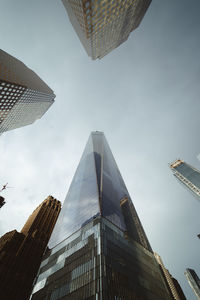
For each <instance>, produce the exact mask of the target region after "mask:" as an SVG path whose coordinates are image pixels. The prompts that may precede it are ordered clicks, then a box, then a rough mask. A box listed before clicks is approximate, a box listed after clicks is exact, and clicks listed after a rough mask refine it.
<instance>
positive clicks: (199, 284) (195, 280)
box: [184, 269, 200, 299]
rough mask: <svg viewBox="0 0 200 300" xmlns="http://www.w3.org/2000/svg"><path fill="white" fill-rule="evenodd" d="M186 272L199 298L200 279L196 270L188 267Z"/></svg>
mask: <svg viewBox="0 0 200 300" xmlns="http://www.w3.org/2000/svg"><path fill="white" fill-rule="evenodd" d="M184 274H185V276H186V278H187V280H188V283H189V285H190V286H191V288H192V290H193V292H194V293H195V295H196V297H197V299H200V279H199V277H198V276H197V274H196V272H195V271H194V270H192V269H186V271H185V273H184Z"/></svg>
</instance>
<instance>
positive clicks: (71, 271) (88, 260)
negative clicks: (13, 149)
mask: <svg viewBox="0 0 200 300" xmlns="http://www.w3.org/2000/svg"><path fill="white" fill-rule="evenodd" d="M49 246H50V248H51V249H50V251H49V252H48V253H47V254H46V255H45V256H44V258H43V261H42V263H41V266H40V271H39V273H38V277H37V278H36V284H35V287H34V289H33V293H32V298H31V299H33V300H42V299H46V300H48V299H51V300H57V299H62V300H64V299H66V300H67V299H68V300H69V299H73V300H80V299H82V300H84V299H85V300H86V299H87V300H121V299H126V300H133V299H137V300H139V299H154V300H160V299H163V300H164V299H171V296H170V294H169V292H168V289H167V286H166V284H165V281H164V278H163V276H162V274H161V271H160V269H159V265H158V263H157V262H156V259H155V257H154V254H153V252H152V249H151V246H150V244H149V241H148V239H147V237H146V234H145V232H144V229H143V227H142V224H141V222H140V220H139V217H138V215H137V212H136V210H135V208H134V206H133V203H132V201H131V198H130V195H129V193H128V191H127V188H126V186H125V183H124V181H123V179H122V176H121V174H120V172H119V169H118V167H117V165H116V162H115V160H114V157H113V155H112V153H111V150H110V148H109V145H108V143H107V141H106V139H105V136H104V134H103V133H102V132H93V133H92V134H91V136H90V138H89V140H88V143H87V145H86V147H85V150H84V152H83V155H82V158H81V160H80V163H79V165H78V168H77V170H76V173H75V175H74V178H73V180H72V183H71V186H70V188H69V191H68V194H67V196H66V199H65V202H64V204H63V208H62V211H61V214H60V216H59V218H58V222H57V224H56V226H55V229H54V231H53V234H52V237H51V239H50V243H49Z"/></svg>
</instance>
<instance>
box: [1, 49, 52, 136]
mask: <svg viewBox="0 0 200 300" xmlns="http://www.w3.org/2000/svg"><path fill="white" fill-rule="evenodd" d="M54 98H55V95H54V93H53V91H52V90H51V89H50V88H49V87H48V86H47V85H46V83H44V81H42V79H41V78H40V77H39V76H37V75H36V73H34V72H33V71H32V70H30V69H29V68H28V67H27V66H26V65H24V64H23V63H22V62H21V61H19V60H18V59H16V58H15V57H13V56H11V55H9V54H8V53H6V52H4V51H3V50H0V134H1V133H3V132H5V131H8V130H11V129H15V128H19V127H22V126H25V125H29V124H31V123H33V122H35V121H36V120H37V119H39V118H41V117H42V116H43V114H44V113H45V112H46V111H47V110H48V109H49V107H50V106H51V105H52V104H53V103H54Z"/></svg>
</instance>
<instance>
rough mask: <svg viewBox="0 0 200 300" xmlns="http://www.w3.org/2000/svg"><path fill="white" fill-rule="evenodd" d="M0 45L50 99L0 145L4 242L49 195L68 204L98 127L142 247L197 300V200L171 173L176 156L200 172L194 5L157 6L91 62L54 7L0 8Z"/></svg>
mask: <svg viewBox="0 0 200 300" xmlns="http://www.w3.org/2000/svg"><path fill="white" fill-rule="evenodd" d="M0 2H1V6H0V28H1V31H0V48H1V49H3V50H4V51H6V52H8V53H9V54H11V55H13V56H15V57H16V58H18V59H20V60H21V61H23V62H24V63H25V64H26V65H27V66H28V67H30V68H31V69H32V70H34V71H35V72H36V73H37V74H38V75H39V76H40V77H41V78H42V79H43V80H44V81H45V82H46V83H47V84H48V85H49V86H50V87H51V88H52V89H53V90H54V92H55V94H56V99H55V103H54V104H53V106H52V107H51V108H50V109H49V111H48V112H47V113H46V114H45V115H44V116H43V118H42V119H41V120H39V121H37V122H36V123H35V124H33V125H30V126H27V127H23V128H20V129H16V130H13V131H10V132H7V133H4V134H3V135H2V136H1V137H0V166H1V167H0V185H3V184H5V183H6V182H8V183H9V185H10V186H11V187H13V188H10V189H8V190H6V191H4V192H3V193H2V195H3V196H4V197H5V198H6V201H7V203H6V205H5V206H4V207H3V208H2V209H1V211H0V234H4V233H5V232H7V231H9V230H12V229H17V230H21V228H22V226H23V224H24V223H25V221H26V219H27V217H28V216H29V215H30V214H31V212H32V211H33V210H34V209H35V208H36V206H37V205H38V204H40V203H41V202H42V201H43V200H44V199H45V198H46V197H47V196H48V195H53V196H54V197H56V198H57V199H59V200H61V201H63V200H64V198H65V196H66V193H67V190H68V188H69V185H70V182H71V180H72V177H73V175H74V172H75V169H76V167H77V165H78V162H79V160H80V157H81V154H82V151H83V149H84V147H85V144H86V141H87V139H88V136H89V134H90V132H91V131H93V130H100V131H104V133H105V135H106V137H107V140H108V143H109V144H110V147H111V150H112V152H113V154H114V156H115V159H116V161H117V164H118V166H119V169H120V171H121V173H122V176H123V178H124V180H125V182H126V185H127V188H128V190H129V192H130V195H131V196H132V199H133V202H134V205H135V207H136V209H137V211H138V214H139V216H140V219H141V221H142V223H143V226H144V228H145V231H146V233H147V236H148V238H149V241H150V243H151V245H152V247H153V249H154V251H156V252H157V253H158V254H160V255H161V257H162V259H163V262H164V264H165V266H166V267H167V268H168V269H169V271H170V272H171V273H172V275H173V276H174V277H175V278H177V279H178V281H179V282H180V284H181V286H182V288H183V290H184V292H185V295H186V297H187V298H188V299H189V300H190V299H191V300H193V299H196V298H195V296H194V295H193V292H192V290H191V288H190V287H189V285H188V283H187V281H186V279H185V276H184V274H183V273H184V270H185V268H187V267H190V268H194V269H195V270H196V272H197V273H198V275H199V276H200V265H199V261H200V240H199V239H198V238H197V234H198V233H200V218H199V212H200V202H198V201H197V200H196V199H195V198H194V197H193V196H192V194H190V192H188V191H187V190H186V189H184V188H183V187H182V186H181V185H180V184H179V183H178V181H177V180H176V179H175V178H174V177H173V175H172V172H171V170H170V169H169V166H168V163H169V162H172V161H173V160H175V159H177V158H182V159H184V160H185V161H186V162H188V163H190V164H191V165H193V166H195V167H196V168H198V169H200V162H199V160H198V159H197V155H198V154H199V152H200V139H199V127H200V118H199V116H200V100H199V94H200V17H199V11H200V1H199V0H192V1H191V0H187V1H186V0H168V1H166V0H153V1H152V4H151V5H150V7H149V9H148V11H147V13H146V15H145V17H144V19H143V21H142V23H141V25H140V27H139V28H138V29H137V30H136V31H135V32H133V33H132V34H131V35H130V37H129V39H128V41H126V42H125V43H124V44H122V45H121V46H120V47H119V48H117V49H115V50H114V51H112V52H111V53H110V54H108V55H107V56H106V57H104V58H103V59H102V60H97V61H92V60H91V59H90V58H89V57H88V56H87V54H86V53H85V50H84V49H83V47H82V45H81V43H80V41H79V39H78V37H77V36H76V33H75V31H74V30H73V28H72V26H71V24H70V22H69V20H68V16H67V14H66V12H65V9H64V7H63V5H62V2H61V1H60V0H57V1H55V0H42V1H41V0H34V1H31V0H1V1H0Z"/></svg>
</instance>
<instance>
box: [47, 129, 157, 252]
mask: <svg viewBox="0 0 200 300" xmlns="http://www.w3.org/2000/svg"><path fill="white" fill-rule="evenodd" d="M125 198H126V200H127V203H126V204H125V203H124V204H123V205H122V204H121V200H122V199H125ZM127 205H128V206H127ZM127 209H128V211H129V212H130V213H127ZM99 215H101V216H102V217H104V218H106V219H108V220H109V221H111V222H112V223H113V224H114V225H116V226H117V227H119V228H120V229H121V230H123V231H124V232H125V231H126V232H127V234H128V235H129V237H130V238H132V239H134V240H135V241H137V242H138V243H140V244H141V245H142V246H143V247H145V248H146V249H148V250H149V251H152V250H151V247H150V245H149V242H148V240H147V237H146V235H145V232H144V229H143V228H142V225H141V223H140V220H139V218H138V216H137V212H136V210H135V208H134V206H133V203H132V201H131V198H130V196H129V193H128V190H127V188H126V186H125V183H124V181H123V178H122V176H121V174H120V171H119V169H118V167H117V164H116V162H115V159H114V157H113V155H112V152H111V150H110V147H109V145H108V143H107V141H106V138H105V136H104V133H103V132H99V131H94V132H92V133H91V135H90V137H89V140H88V142H87V144H86V147H85V150H84V152H83V155H82V157H81V160H80V163H79V165H78V167H77V170H76V173H75V175H74V178H73V180H72V183H71V185H70V188H69V192H68V194H67V196H66V199H65V201H64V204H63V208H62V211H61V213H60V216H59V218H58V222H57V224H56V226H55V229H54V231H53V234H52V237H51V239H50V247H53V246H55V245H56V244H58V243H60V242H61V241H62V240H63V239H65V238H67V237H68V236H70V235H71V234H72V233H74V232H75V231H77V230H78V229H80V228H81V227H83V226H84V225H86V224H87V223H88V222H90V221H91V220H92V219H94V218H95V217H97V216H99Z"/></svg>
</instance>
